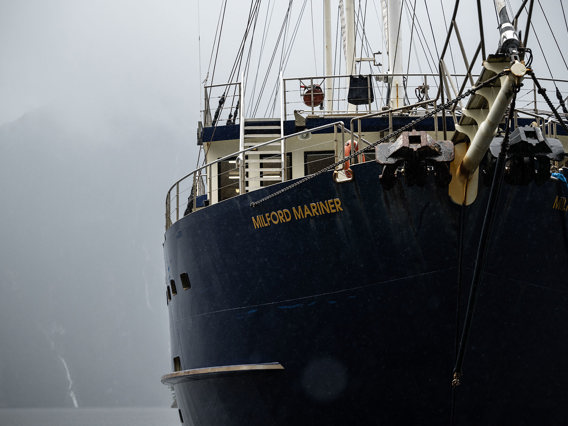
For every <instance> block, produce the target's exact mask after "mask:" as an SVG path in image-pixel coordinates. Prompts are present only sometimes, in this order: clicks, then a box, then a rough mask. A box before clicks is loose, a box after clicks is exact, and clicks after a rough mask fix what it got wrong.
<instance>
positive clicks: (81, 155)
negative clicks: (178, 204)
mask: <svg viewBox="0 0 568 426" xmlns="http://www.w3.org/2000/svg"><path fill="white" fill-rule="evenodd" d="M82 108H83V107H82V106H81V105H77V106H76V108H73V106H70V107H69V108H68V111H69V113H68V114H63V113H62V112H61V110H60V109H59V110H58V109H57V108H52V107H45V108H40V109H37V110H34V111H32V112H30V113H28V114H26V115H25V116H23V117H22V118H20V119H18V120H16V121H14V122H11V123H8V124H4V125H3V126H1V127H0V182H1V183H0V199H1V200H2V202H1V205H2V209H1V212H0V241H1V242H2V243H1V244H0V342H1V344H0V406H73V405H76V404H78V405H79V406H81V405H83V406H103V405H110V406H125V405H167V404H169V402H170V394H169V391H168V389H167V388H166V387H165V386H163V385H162V384H161V383H160V381H159V378H160V376H161V375H162V374H164V373H166V372H167V371H169V368H170V365H169V328H168V323H167V311H166V303H165V290H164V288H165V286H164V285H163V282H164V278H163V262H162V258H163V256H162V252H161V243H162V238H163V226H164V224H163V222H164V219H163V208H164V206H163V203H164V201H163V200H164V197H165V192H166V191H167V188H168V187H169V185H170V184H171V182H172V181H174V180H175V178H177V177H179V176H181V175H182V174H183V173H185V172H186V170H187V169H188V168H189V167H190V164H191V163H192V161H191V160H190V158H187V159H185V161H184V162H183V163H185V164H184V165H182V161H179V162H176V154H179V152H184V150H185V152H186V153H187V157H189V153H188V151H189V147H190V145H193V143H191V142H190V141H187V140H185V136H184V134H188V132H187V130H188V129H186V128H185V127H184V126H177V127H176V126H175V125H172V123H171V122H169V121H167V120H166V121H159V120H157V119H156V116H155V115H154V114H153V115H152V116H150V117H148V116H140V115H136V114H135V113H132V114H128V113H126V111H122V112H116V111H115V112H109V111H108V110H106V109H105V108H102V107H101V108H99V109H97V108H94V109H93V107H92V105H91V106H89V107H88V108H87V107H85V108H84V109H82ZM191 134H194V132H191Z"/></svg>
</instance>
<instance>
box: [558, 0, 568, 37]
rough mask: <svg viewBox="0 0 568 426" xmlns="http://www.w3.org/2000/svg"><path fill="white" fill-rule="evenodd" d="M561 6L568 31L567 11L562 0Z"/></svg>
mask: <svg viewBox="0 0 568 426" xmlns="http://www.w3.org/2000/svg"><path fill="white" fill-rule="evenodd" d="M560 7H561V8H562V15H563V16H564V25H566V31H568V21H567V20H566V12H565V11H564V3H562V0H560Z"/></svg>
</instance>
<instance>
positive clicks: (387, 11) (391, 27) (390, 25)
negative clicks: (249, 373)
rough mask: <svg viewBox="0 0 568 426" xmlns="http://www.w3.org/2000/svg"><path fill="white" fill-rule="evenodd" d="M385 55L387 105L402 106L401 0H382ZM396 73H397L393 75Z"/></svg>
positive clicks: (391, 106)
mask: <svg viewBox="0 0 568 426" xmlns="http://www.w3.org/2000/svg"><path fill="white" fill-rule="evenodd" d="M382 4H383V21H384V30H385V38H386V40H387V55H388V59H389V69H388V73H389V74H390V77H389V83H390V84H389V94H390V96H389V106H390V108H399V107H401V106H404V83H403V79H402V75H401V74H402V72H403V65H402V56H403V55H402V36H401V32H400V20H401V17H402V0H382ZM395 74H398V75H395Z"/></svg>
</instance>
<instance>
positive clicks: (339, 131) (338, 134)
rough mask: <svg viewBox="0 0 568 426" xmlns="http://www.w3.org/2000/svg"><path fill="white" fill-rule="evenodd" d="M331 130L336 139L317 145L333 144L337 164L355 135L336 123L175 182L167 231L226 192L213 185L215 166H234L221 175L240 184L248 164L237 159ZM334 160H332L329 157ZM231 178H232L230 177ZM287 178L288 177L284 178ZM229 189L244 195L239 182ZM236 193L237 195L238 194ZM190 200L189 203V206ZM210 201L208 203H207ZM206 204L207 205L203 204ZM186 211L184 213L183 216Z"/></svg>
mask: <svg viewBox="0 0 568 426" xmlns="http://www.w3.org/2000/svg"><path fill="white" fill-rule="evenodd" d="M328 128H333V134H332V135H333V136H330V139H328V140H322V141H321V142H319V143H318V144H322V145H323V144H326V145H328V146H329V143H330V142H332V143H333V146H334V150H333V151H334V152H333V160H334V161H338V160H341V159H343V158H344V149H343V148H344V146H345V142H346V141H347V140H348V139H349V138H350V137H352V134H351V133H350V132H349V130H348V129H346V128H345V126H344V125H343V122H341V121H337V122H334V123H329V124H326V125H323V126H318V127H314V128H310V129H306V130H303V131H301V132H297V133H293V134H290V135H286V136H283V137H281V138H276V139H273V140H270V141H267V142H263V143H259V144H257V145H255V146H253V147H249V148H246V149H242V150H239V151H237V152H234V153H231V154H229V155H225V156H224V157H221V158H218V159H216V160H214V161H211V162H209V163H207V164H205V165H203V166H201V167H198V168H197V169H195V170H194V171H192V172H191V173H189V174H187V175H186V176H184V177H182V178H181V179H179V180H178V181H177V182H175V183H174V184H173V185H172V186H171V187H170V189H169V191H168V193H167V196H166V229H168V228H169V227H170V226H171V225H172V224H173V223H175V222H176V221H178V220H179V219H180V218H181V217H183V216H184V215H186V214H189V213H191V212H192V211H195V210H196V209H199V208H200V207H201V206H205V205H208V203H209V202H211V200H214V199H217V198H218V197H214V196H213V195H214V192H216V193H217V194H219V193H220V191H222V190H223V189H224V188H223V187H218V186H214V185H213V184H212V183H213V182H214V181H215V182H219V181H220V179H219V176H220V175H219V174H218V173H217V174H215V175H213V167H212V166H214V165H215V164H219V163H221V162H226V161H229V162H233V161H234V163H232V164H234V168H231V169H229V170H226V171H224V172H222V173H223V174H228V176H227V177H228V178H229V179H228V180H235V181H237V180H240V179H239V176H240V175H241V176H242V174H243V173H242V171H243V170H245V169H246V166H247V164H246V160H245V161H239V160H238V159H239V158H241V157H244V154H246V153H247V152H249V151H257V150H258V148H261V147H263V146H265V145H269V144H273V143H275V142H279V141H281V140H285V139H289V138H293V137H301V136H302V135H304V134H308V133H311V132H316V131H319V130H325V129H328ZM318 144H314V143H313V142H311V143H310V144H309V147H310V148H314V147H317V146H318ZM304 149H305V147H301V148H298V149H297V150H296V151H300V150H304ZM290 152H291V153H293V152H294V151H287V153H290ZM274 158H280V155H275V156H274ZM330 159H331V156H330ZM231 174H232V175H231ZM284 175H286V174H284ZM230 187H232V188H235V189H237V188H239V191H238V193H243V192H244V191H243V190H242V189H241V188H242V185H239V182H235V183H234V184H233V183H231V184H230ZM236 192H237V191H236ZM186 200H187V202H186ZM205 200H207V201H205ZM202 203H204V204H202ZM182 209H183V213H182Z"/></svg>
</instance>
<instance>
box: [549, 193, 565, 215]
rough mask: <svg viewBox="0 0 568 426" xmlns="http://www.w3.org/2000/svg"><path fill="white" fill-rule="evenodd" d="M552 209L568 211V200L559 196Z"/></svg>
mask: <svg viewBox="0 0 568 426" xmlns="http://www.w3.org/2000/svg"><path fill="white" fill-rule="evenodd" d="M552 208H553V209H555V210H560V211H563V212H565V211H568V199H566V197H559V196H558V195H557V196H556V199H555V200H554V204H553V205H552Z"/></svg>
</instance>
